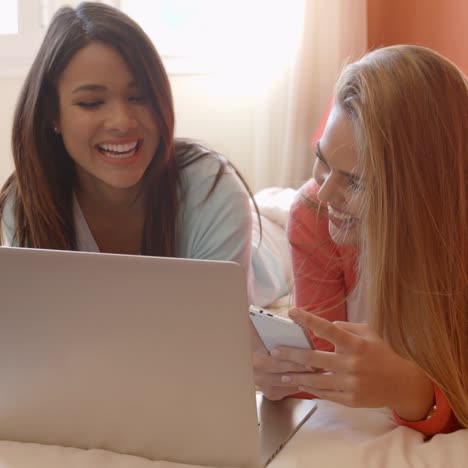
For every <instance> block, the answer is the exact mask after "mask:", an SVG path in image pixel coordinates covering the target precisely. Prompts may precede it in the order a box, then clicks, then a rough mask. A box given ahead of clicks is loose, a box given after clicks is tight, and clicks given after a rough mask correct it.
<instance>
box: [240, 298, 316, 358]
mask: <svg viewBox="0 0 468 468" xmlns="http://www.w3.org/2000/svg"><path fill="white" fill-rule="evenodd" d="M249 313H250V320H251V321H252V323H253V326H254V327H255V329H256V330H257V333H258V334H259V336H260V338H261V339H262V341H263V343H264V344H265V347H266V348H267V349H268V351H271V350H272V349H274V348H276V347H278V346H290V347H292V348H302V349H314V345H313V343H312V340H311V339H310V337H309V335H308V333H307V331H306V330H305V329H304V328H302V327H301V326H300V325H298V324H297V323H295V322H293V321H292V320H291V319H290V318H287V317H281V316H280V315H276V314H273V313H272V312H270V311H269V310H267V309H262V308H260V307H256V306H250V307H249Z"/></svg>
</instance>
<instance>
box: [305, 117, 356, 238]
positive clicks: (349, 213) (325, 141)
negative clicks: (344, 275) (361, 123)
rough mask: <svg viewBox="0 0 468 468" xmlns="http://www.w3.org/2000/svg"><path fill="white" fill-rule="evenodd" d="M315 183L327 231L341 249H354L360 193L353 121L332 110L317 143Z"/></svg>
mask: <svg viewBox="0 0 468 468" xmlns="http://www.w3.org/2000/svg"><path fill="white" fill-rule="evenodd" d="M316 154H317V159H316V161H315V164H314V179H315V181H316V182H317V183H318V185H320V190H319V192H318V198H319V200H320V201H321V202H323V203H326V204H327V207H328V219H329V223H328V229H329V232H330V236H331V237H332V239H333V240H334V241H335V242H336V243H337V244H340V245H354V244H356V243H357V242H358V238H359V229H358V227H359V219H358V216H359V190H360V188H361V187H360V181H359V180H360V177H359V174H358V172H357V169H356V167H357V151H356V145H355V136H354V129H353V126H352V122H351V120H350V119H349V118H348V116H347V115H345V114H344V113H343V112H340V111H337V109H336V108H334V109H333V111H332V113H331V114H330V117H329V119H328V121H327V124H326V126H325V129H324V131H323V135H322V137H321V138H320V141H319V142H318V143H317V153H316Z"/></svg>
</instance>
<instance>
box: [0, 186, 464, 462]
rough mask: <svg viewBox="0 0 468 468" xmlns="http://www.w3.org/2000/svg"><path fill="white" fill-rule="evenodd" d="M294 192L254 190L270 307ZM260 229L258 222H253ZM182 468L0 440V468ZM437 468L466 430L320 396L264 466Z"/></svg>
mask: <svg viewBox="0 0 468 468" xmlns="http://www.w3.org/2000/svg"><path fill="white" fill-rule="evenodd" d="M294 195H295V192H294V191H293V190H291V189H286V190H283V189H277V188H270V189H267V190H264V191H262V192H260V193H259V194H257V203H258V206H259V208H260V212H261V215H262V220H263V239H264V241H265V243H266V245H267V246H268V249H270V253H273V254H274V255H276V256H277V262H279V265H280V266H281V268H282V269H283V270H282V272H283V275H284V276H283V281H282V284H281V285H279V286H278V289H277V290H276V291H275V293H278V292H283V293H284V294H281V295H280V296H281V297H279V298H276V300H275V301H274V302H273V303H272V304H271V305H270V308H271V309H272V310H274V311H275V312H278V313H282V314H284V313H286V312H287V309H288V308H289V306H290V305H291V297H290V294H289V293H290V291H291V287H292V284H291V263H290V259H289V255H288V247H287V240H286V235H285V226H286V221H287V215H288V211H289V207H290V205H291V202H292V200H293V198H294ZM255 229H256V236H258V235H259V230H258V225H256V227H255ZM130 466H131V467H132V468H182V467H187V466H188V465H181V464H177V463H170V462H165V461H150V460H147V459H144V458H140V457H135V456H129V455H122V454H117V453H112V452H108V451H104V450H82V449H76V448H70V447H57V446H46V445H39V444H30V443H19V442H11V441H0V468H32V467H34V468H46V467H47V468H59V467H60V468H68V467H70V468H91V467H93V468H96V467H97V468H124V467H125V468H126V467H130ZM307 466H317V467H320V468H336V467H338V466H345V467H346V468H362V467H379V468H416V467H424V468H439V467H452V468H458V467H460V468H463V467H468V429H463V430H459V431H457V432H454V433H452V434H440V435H437V436H435V437H433V438H432V439H430V440H429V441H425V440H424V437H423V436H422V435H421V434H419V433H418V432H416V431H413V430H411V429H408V428H405V427H398V426H397V425H396V424H395V422H394V421H393V419H392V416H391V413H390V411H389V410H388V409H384V408H378V409H352V408H347V407H344V406H342V405H339V404H336V403H332V402H328V401H319V402H318V409H317V411H316V412H315V413H314V414H313V415H312V417H311V418H310V419H309V420H308V421H307V422H306V423H305V424H304V425H303V426H302V427H301V428H300V430H299V431H298V432H297V433H296V435H295V436H294V437H293V439H292V440H291V441H290V442H289V443H288V444H287V445H286V446H285V447H284V448H283V450H282V451H281V452H280V453H279V454H278V455H277V457H276V458H275V459H274V460H273V462H272V463H271V464H270V467H271V468H293V467H294V468H295V467H300V468H303V467H307Z"/></svg>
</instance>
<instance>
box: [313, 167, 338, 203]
mask: <svg viewBox="0 0 468 468" xmlns="http://www.w3.org/2000/svg"><path fill="white" fill-rule="evenodd" d="M313 176H314V179H315V182H317V184H318V185H319V186H320V189H319V191H318V192H317V198H318V199H319V200H320V201H321V202H323V203H332V204H338V202H339V201H340V200H341V198H342V196H341V194H340V188H339V185H338V184H337V181H336V180H335V179H336V175H335V174H333V173H332V171H330V170H329V169H328V168H325V167H323V165H322V164H320V162H319V161H316V163H315V165H314V173H313Z"/></svg>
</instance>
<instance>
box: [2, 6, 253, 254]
mask: <svg viewBox="0 0 468 468" xmlns="http://www.w3.org/2000/svg"><path fill="white" fill-rule="evenodd" d="M91 42H99V43H103V44H106V45H109V46H111V47H112V48H113V49H115V50H116V51H117V52H118V53H119V54H120V55H121V56H122V58H123V59H124V61H125V62H126V64H127V66H128V67H129V69H130V70H132V74H133V75H134V77H135V80H136V81H137V83H138V85H139V87H140V88H141V90H142V92H143V93H144V94H145V96H146V97H147V99H148V102H149V103H150V105H151V107H152V108H153V110H154V115H155V119H156V124H157V127H158V129H159V132H160V143H159V146H158V148H157V150H156V153H155V155H154V157H153V159H152V162H151V163H150V165H149V167H148V168H147V170H146V172H145V175H144V180H143V190H144V203H145V223H144V228H143V234H142V241H141V253H142V254H143V255H158V256H174V254H175V247H176V230H177V215H178V211H179V190H178V189H179V185H180V171H181V169H183V167H185V166H187V165H188V164H191V163H193V162H194V161H196V160H197V159H199V158H201V157H204V156H205V155H207V154H210V151H209V150H207V149H206V148H203V147H202V146H200V145H194V144H191V143H189V142H187V141H175V139H174V107H173V101H172V94H171V89H170V84H169V79H168V77H167V74H166V72H165V70H164V66H163V64H162V61H161V59H160V57H159V55H158V53H157V51H156V49H155V48H154V46H153V44H152V42H151V41H150V39H149V38H148V36H147V35H146V34H145V33H144V32H143V30H142V29H141V28H140V27H139V26H138V24H137V23H135V22H134V21H133V20H132V19H131V18H129V17H128V16H127V15H125V14H124V13H122V12H120V11H119V10H117V9H115V8H112V7H109V6H106V5H103V4H99V3H91V2H83V3H81V4H80V5H79V6H78V7H77V8H76V9H73V8H70V7H63V8H60V9H59V10H58V11H57V13H56V14H55V15H54V17H53V19H52V21H51V24H50V26H49V28H48V30H47V33H46V35H45V38H44V40H43V42H42V45H41V47H40V49H39V52H38V54H37V56H36V58H35V60H34V62H33V64H32V66H31V69H30V71H29V74H28V75H27V77H26V80H25V83H24V85H23V88H22V91H21V94H20V97H19V100H18V103H17V106H16V111H15V115H14V121H13V133H12V150H13V157H14V163H15V168H16V170H15V172H14V173H13V174H12V175H11V176H10V177H9V178H8V180H7V181H6V183H5V185H4V186H3V188H2V191H1V193H0V216H1V215H2V214H3V211H4V209H5V204H6V202H7V201H8V200H10V199H12V200H13V204H14V214H15V227H14V230H15V244H16V245H19V246H28V247H33V248H48V249H60V250H76V248H77V246H76V239H75V232H74V224H73V209H72V200H73V186H74V179H75V170H74V163H73V161H72V159H71V158H70V156H69V155H68V153H67V151H66V149H65V146H64V144H63V141H62V138H61V136H60V135H57V134H56V133H55V132H54V131H53V120H54V119H55V118H56V116H57V114H58V94H57V81H58V79H59V77H60V76H61V74H62V72H63V71H64V69H65V67H66V66H67V65H68V63H69V62H70V60H71V59H72V57H73V56H74V55H75V54H76V53H77V52H78V51H79V50H81V49H83V48H84V47H86V46H87V45H89V44H90V43H91ZM217 157H218V160H219V163H220V167H219V171H218V175H217V177H216V178H215V182H214V184H213V187H212V188H211V191H210V193H211V192H212V191H213V190H214V188H215V186H216V184H217V182H218V181H219V179H220V177H221V176H222V173H223V172H224V170H225V169H226V166H228V165H229V166H232V165H231V164H230V163H229V162H227V161H226V160H225V159H224V158H222V157H221V156H219V155H217ZM236 173H237V174H238V172H237V171H236ZM238 175H239V174H238ZM239 177H240V175H239ZM240 178H241V180H242V182H243V183H244V185H245V186H246V188H247V190H248V192H249V194H250V195H251V196H252V193H251V192H250V190H249V189H248V187H247V185H246V184H245V182H244V180H243V179H242V177H240Z"/></svg>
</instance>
